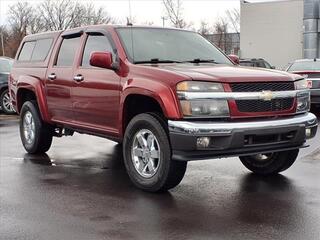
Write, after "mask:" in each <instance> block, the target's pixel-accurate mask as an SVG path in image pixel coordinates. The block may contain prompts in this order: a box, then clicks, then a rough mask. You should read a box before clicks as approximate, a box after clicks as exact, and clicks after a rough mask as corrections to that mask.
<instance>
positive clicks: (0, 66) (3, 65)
mask: <svg viewBox="0 0 320 240" xmlns="http://www.w3.org/2000/svg"><path fill="white" fill-rule="evenodd" d="M12 64H13V60H9V59H1V58H0V73H9V72H10V71H11V67H12Z"/></svg>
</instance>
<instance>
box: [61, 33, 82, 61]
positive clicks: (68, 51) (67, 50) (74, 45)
mask: <svg viewBox="0 0 320 240" xmlns="http://www.w3.org/2000/svg"><path fill="white" fill-rule="evenodd" d="M79 44H80V37H75V38H65V39H63V41H62V44H61V46H60V50H59V54H58V58H57V62H56V66H58V67H70V66H72V65H73V62H74V59H75V56H76V52H77V49H79Z"/></svg>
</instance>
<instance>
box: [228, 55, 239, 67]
mask: <svg viewBox="0 0 320 240" xmlns="http://www.w3.org/2000/svg"><path fill="white" fill-rule="evenodd" d="M228 57H229V58H230V59H231V61H232V62H233V63H234V64H236V65H239V64H240V59H239V57H238V56H237V55H232V54H231V55H228Z"/></svg>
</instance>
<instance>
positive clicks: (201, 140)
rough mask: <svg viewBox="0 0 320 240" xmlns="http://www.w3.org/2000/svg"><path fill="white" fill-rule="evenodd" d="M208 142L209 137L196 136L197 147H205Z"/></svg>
mask: <svg viewBox="0 0 320 240" xmlns="http://www.w3.org/2000/svg"><path fill="white" fill-rule="evenodd" d="M209 144H210V138H209V137H198V138H197V147H198V148H207V147H208V146H209Z"/></svg>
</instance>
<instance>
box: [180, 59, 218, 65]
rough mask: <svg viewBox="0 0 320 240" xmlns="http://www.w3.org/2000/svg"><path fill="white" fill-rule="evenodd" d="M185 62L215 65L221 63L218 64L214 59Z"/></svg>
mask: <svg viewBox="0 0 320 240" xmlns="http://www.w3.org/2000/svg"><path fill="white" fill-rule="evenodd" d="M184 62H188V63H215V64H219V63H218V62H216V61H215V60H214V59H200V58H195V59H193V60H190V61H184Z"/></svg>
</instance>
